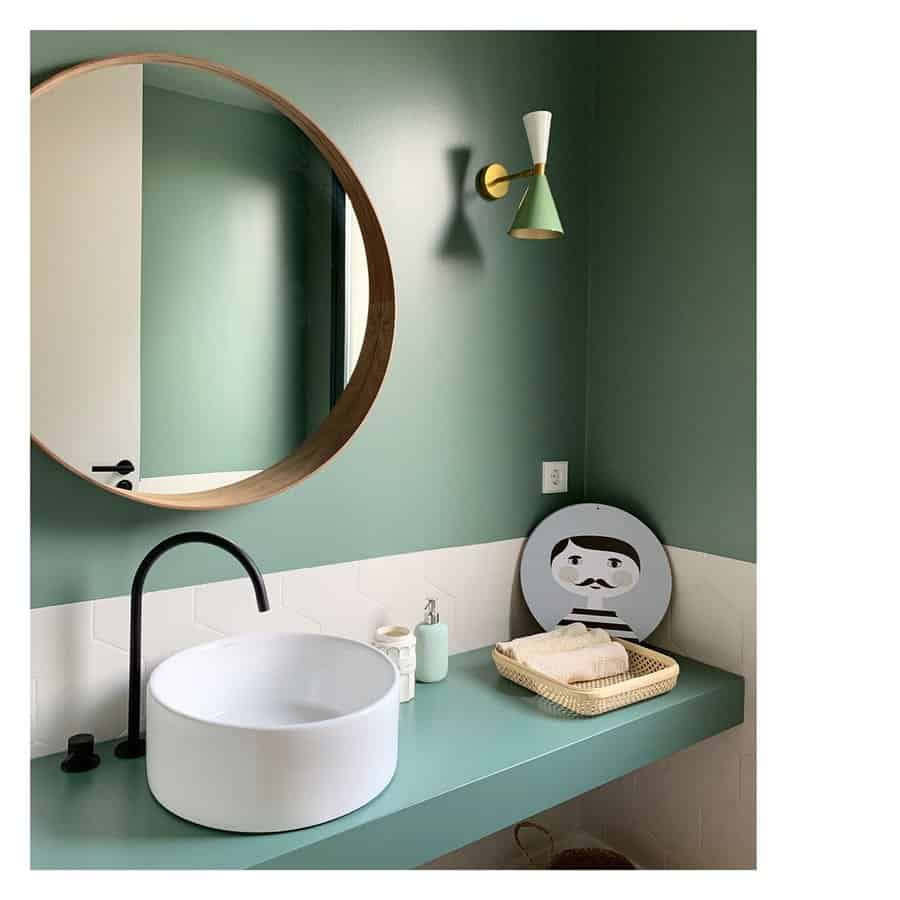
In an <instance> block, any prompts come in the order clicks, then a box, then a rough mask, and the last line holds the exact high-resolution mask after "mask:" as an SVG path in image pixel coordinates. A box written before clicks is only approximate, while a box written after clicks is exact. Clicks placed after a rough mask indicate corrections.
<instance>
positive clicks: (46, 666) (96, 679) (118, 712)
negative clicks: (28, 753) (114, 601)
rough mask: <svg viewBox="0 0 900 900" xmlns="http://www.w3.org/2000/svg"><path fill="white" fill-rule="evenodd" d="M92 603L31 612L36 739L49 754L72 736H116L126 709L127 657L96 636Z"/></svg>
mask: <svg viewBox="0 0 900 900" xmlns="http://www.w3.org/2000/svg"><path fill="white" fill-rule="evenodd" d="M92 616H93V610H92V607H91V604H90V602H85V603H69V604H66V605H64V606H51V607H45V608H43V609H36V610H32V614H31V666H32V679H33V682H34V686H33V700H32V708H33V723H32V737H33V739H34V740H35V741H37V742H39V744H43V745H44V746H45V747H46V748H48V749H47V750H46V752H50V753H52V752H56V751H59V750H63V749H65V744H66V739H67V737H68V736H69V735H71V734H75V733H76V732H79V731H90V732H93V734H94V736H95V737H96V739H97V740H98V741H103V740H108V739H110V738H113V737H116V735H118V734H119V732H120V731H121V729H122V726H123V723H124V722H125V718H126V709H127V683H128V655H127V653H125V652H124V651H123V650H121V649H119V648H116V647H112V646H109V645H108V644H104V643H101V642H99V641H95V640H94V639H93V637H92V628H91V625H92Z"/></svg>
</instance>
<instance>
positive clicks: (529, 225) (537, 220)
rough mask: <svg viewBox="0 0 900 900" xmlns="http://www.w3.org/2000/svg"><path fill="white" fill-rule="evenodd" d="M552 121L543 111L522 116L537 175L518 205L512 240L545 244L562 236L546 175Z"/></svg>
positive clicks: (512, 229) (511, 228)
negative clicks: (518, 239)
mask: <svg viewBox="0 0 900 900" xmlns="http://www.w3.org/2000/svg"><path fill="white" fill-rule="evenodd" d="M552 118H553V117H552V115H551V113H549V112H547V111H546V110H543V109H542V110H536V111H535V112H530V113H527V114H526V115H524V116H522V122H523V123H524V125H525V134H526V135H527V136H528V146H529V147H530V148H531V160H532V162H533V163H534V165H535V167H536V169H537V171H536V173H535V174H534V175H533V176H532V179H531V183H530V184H529V185H528V187H527V188H526V189H525V193H524V194H523V195H522V199H521V201H520V202H519V208H518V209H517V210H516V217H515V218H514V219H513V223H512V225H511V226H510V228H509V235H510V237H514V238H526V239H531V240H535V239H537V240H546V239H549V238H561V237H562V236H563V227H562V222H560V220H559V213H558V212H557V211H556V203H555V202H554V200H553V194H552V193H551V192H550V182H549V181H547V176H546V175H545V174H544V166H545V165H546V163H547V152H548V150H549V148H550V120H551V119H552Z"/></svg>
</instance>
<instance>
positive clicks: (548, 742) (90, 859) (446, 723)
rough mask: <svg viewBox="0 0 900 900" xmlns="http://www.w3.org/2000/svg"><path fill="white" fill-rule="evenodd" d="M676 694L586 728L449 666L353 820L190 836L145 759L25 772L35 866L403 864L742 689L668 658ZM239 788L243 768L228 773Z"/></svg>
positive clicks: (713, 717)
mask: <svg viewBox="0 0 900 900" xmlns="http://www.w3.org/2000/svg"><path fill="white" fill-rule="evenodd" d="M676 658H677V659H678V662H679V664H680V666H681V674H680V676H679V679H678V685H677V686H676V687H675V689H674V690H672V691H670V692H669V693H668V694H664V695H663V696H661V697H655V698H653V699H652V700H645V701H643V702H642V703H637V704H635V705H633V706H628V707H625V708H624V709H620V710H616V711H615V712H611V713H606V714H605V715H602V716H595V717H593V718H575V717H570V716H569V715H568V714H565V713H564V712H561V711H559V708H558V707H554V706H552V705H551V704H548V703H547V702H546V701H544V700H542V699H541V698H539V697H537V696H535V695H534V694H532V693H530V692H528V691H526V690H525V689H524V688H520V687H519V686H518V685H515V684H512V683H511V682H509V681H506V680H505V679H503V678H501V677H500V676H499V675H498V674H497V671H496V669H495V668H494V665H493V663H492V662H491V658H490V648H482V649H480V650H473V651H471V652H469V653H462V654H459V655H458V656H454V657H451V660H450V674H449V676H448V677H447V679H446V680H445V681H443V682H441V683H439V684H419V685H416V697H415V700H413V701H412V702H410V703H404V704H401V707H400V760H399V764H398V767H397V773H396V775H395V776H394V779H393V781H392V782H391V783H390V785H389V786H388V787H387V789H386V790H385V791H384V792H383V793H382V794H381V795H380V796H378V797H376V798H375V799H374V800H373V801H372V802H371V803H369V804H367V805H366V806H364V807H363V808H362V809H358V810H356V812H353V813H350V814H349V815H346V816H343V817H342V818H340V819H335V820H334V821H332V822H326V823H325V824H323V825H317V826H315V827H314V828H305V829H301V830H298V831H288V832H282V833H279V834H260V835H253V834H234V833H230V832H224V831H213V830H212V829H209V828H203V827H201V826H199V825H192V824H191V823H189V822H185V821H184V820H182V819H179V818H178V817H177V816H174V815H172V813H170V812H168V811H167V810H165V809H163V808H162V807H161V806H160V805H159V804H158V803H157V802H156V801H155V800H154V799H153V797H152V795H151V794H150V791H149V789H148V787H147V780H146V778H145V775H144V761H143V760H142V759H137V760H121V759H117V758H116V757H115V756H113V752H112V750H113V746H114V742H109V743H106V744H102V745H100V747H99V751H98V752H99V753H100V755H101V757H102V760H103V762H102V764H101V765H100V766H99V768H97V769H94V770H93V771H91V772H85V773H81V774H78V775H66V774H64V773H63V772H62V771H60V768H59V763H60V760H61V758H62V754H54V755H53V756H45V757H42V758H40V759H36V760H34V761H33V763H32V768H31V863H32V867H33V868H36V869H182V868H198V869H237V868H252V867H261V868H325V869H331V868H334V869H354V868H355V869H377V868H391V869H396V868H411V867H414V866H417V865H421V864H422V863H424V862H427V861H428V860H431V859H434V858H435V857H437V856H440V855H442V854H444V853H447V852H449V851H451V850H454V849H456V848H458V847H461V846H463V845H465V844H468V843H470V842H471V841H474V840H477V839H479V838H481V837H484V836H485V835H488V834H491V833H492V832H494V831H497V830H498V829H500V828H504V827H506V826H508V825H511V824H512V823H514V822H516V821H518V820H519V819H523V818H526V817H528V816H532V815H534V814H535V813H537V812H540V811H541V810H544V809H547V808H549V807H551V806H555V805H557V804H559V803H562V802H563V801H565V800H569V799H571V798H572V797H576V796H577V795H579V794H582V793H584V792H585V791H588V790H591V789H592V788H595V787H598V786H599V785H602V784H605V783H606V782H608V781H611V780H613V779H614V778H618V777H619V776H621V775H624V774H625V773H627V772H631V771H633V770H634V769H638V768H640V767H641V766H645V765H647V764H649V763H651V762H653V761H654V760H657V759H660V758H662V757H664V756H667V755H669V754H671V753H674V752H675V751H677V750H681V749H682V748H684V747H687V746H690V745H691V744H694V743H696V742H697V741H700V740H703V739H704V738H706V737H710V736H711V735H713V734H716V733H718V732H720V731H724V730H725V729H726V728H731V727H732V726H734V725H738V724H740V723H741V722H742V721H743V697H744V680H743V678H741V677H740V676H738V675H732V674H730V673H728V672H724V671H722V670H721V669H715V668H712V667H711V666H705V665H702V664H701V663H698V662H694V661H693V660H690V659H685V658H683V657H676ZM236 777H240V773H239V772H238V773H236Z"/></svg>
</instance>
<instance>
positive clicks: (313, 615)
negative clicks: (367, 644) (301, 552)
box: [282, 563, 386, 641]
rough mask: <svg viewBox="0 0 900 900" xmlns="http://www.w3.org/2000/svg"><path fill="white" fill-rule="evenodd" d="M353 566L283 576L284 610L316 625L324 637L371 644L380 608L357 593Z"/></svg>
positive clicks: (379, 621)
mask: <svg viewBox="0 0 900 900" xmlns="http://www.w3.org/2000/svg"><path fill="white" fill-rule="evenodd" d="M357 565H358V564H357V563H339V564H337V565H332V566H316V567H315V568H311V569H298V570H296V571H294V572H285V573H284V574H283V576H282V577H283V579H284V586H283V597H284V605H285V608H286V609H288V610H290V611H291V612H293V613H294V614H296V615H298V616H304V617H306V618H307V619H311V620H313V621H315V622H317V623H318V624H319V625H320V626H321V630H322V632H323V633H324V634H336V635H340V636H342V637H349V638H353V639H354V640H358V641H371V640H372V639H373V637H374V636H375V629H376V628H378V627H379V626H380V625H381V624H382V623H383V622H384V621H385V618H386V613H385V610H384V608H383V607H382V606H381V604H380V603H378V602H377V601H375V600H371V599H370V598H368V597H366V596H365V595H363V594H360V593H359V571H358V569H357Z"/></svg>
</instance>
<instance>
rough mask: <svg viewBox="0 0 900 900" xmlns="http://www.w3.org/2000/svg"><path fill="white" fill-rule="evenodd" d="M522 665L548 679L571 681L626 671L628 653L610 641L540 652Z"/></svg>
mask: <svg viewBox="0 0 900 900" xmlns="http://www.w3.org/2000/svg"><path fill="white" fill-rule="evenodd" d="M525 665H527V666H529V667H530V668H532V669H534V670H535V671H537V672H540V673H541V674H542V675H546V676H547V677H548V678H554V679H555V680H556V681H562V682H563V683H564V684H574V683H575V682H577V681H594V680H595V679H597V678H609V677H610V676H611V675H621V674H622V673H624V672H627V671H628V652H627V651H626V650H625V648H624V647H623V646H622V645H621V644H619V643H616V642H615V641H610V642H609V643H608V644H598V645H595V646H593V647H582V648H581V649H579V650H563V651H561V652H559V653H546V654H540V655H538V656H534V657H532V658H531V659H529V660H528V661H527V662H526V663H525Z"/></svg>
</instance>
